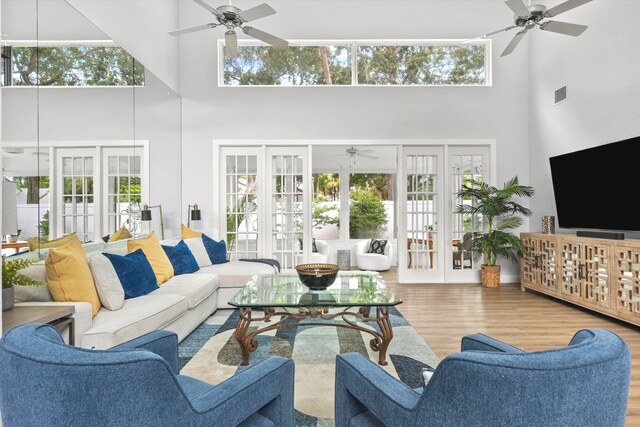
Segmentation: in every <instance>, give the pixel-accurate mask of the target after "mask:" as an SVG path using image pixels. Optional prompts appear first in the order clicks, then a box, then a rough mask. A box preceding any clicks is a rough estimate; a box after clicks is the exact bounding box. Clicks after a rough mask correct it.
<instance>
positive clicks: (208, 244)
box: [202, 234, 229, 264]
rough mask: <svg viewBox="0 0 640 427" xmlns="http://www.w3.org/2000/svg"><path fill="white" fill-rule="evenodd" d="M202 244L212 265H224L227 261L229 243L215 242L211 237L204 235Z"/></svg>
mask: <svg viewBox="0 0 640 427" xmlns="http://www.w3.org/2000/svg"><path fill="white" fill-rule="evenodd" d="M202 243H204V248H205V249H206V250H207V254H208V255H209V259H210V260H211V264H224V263H227V262H229V261H228V260H227V243H226V242H225V241H224V240H220V241H219V242H218V241H215V240H213V239H212V238H211V237H209V236H207V235H205V234H203V235H202Z"/></svg>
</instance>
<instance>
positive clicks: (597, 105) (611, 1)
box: [529, 0, 640, 232]
mask: <svg viewBox="0 0 640 427" xmlns="http://www.w3.org/2000/svg"><path fill="white" fill-rule="evenodd" d="M638 15H640V2H638V1H634V0H607V1H594V2H591V3H588V4H586V5H584V6H581V7H579V8H577V9H575V10H573V11H570V12H567V13H566V15H562V19H561V20H563V21H567V22H575V23H580V24H584V25H588V26H589V29H588V30H587V31H585V32H584V33H583V34H582V35H581V36H580V37H578V38H573V37H567V36H562V35H556V34H551V33H542V32H536V33H535V34H533V36H534V37H533V38H532V40H531V41H532V43H531V135H530V138H531V142H530V145H531V148H530V161H529V169H530V171H531V181H530V182H531V184H532V185H533V186H534V187H535V188H536V196H535V198H534V199H533V201H532V208H533V211H534V215H533V217H532V218H533V219H532V223H531V227H530V228H531V230H532V231H539V230H540V229H541V217H542V215H556V208H555V201H554V198H553V187H552V183H551V171H550V169H549V157H552V156H556V155H559V154H564V153H568V152H572V151H576V150H581V149H584V148H589V147H594V146H598V145H602V144H606V143H610V142H615V141H619V140H622V139H627V138H631V137H635V136H639V135H640V119H639V118H640V78H638V71H639V70H640V55H639V54H638V52H639V50H638V40H639V39H640V26H639V25H638V20H637V19H634V18H633V17H636V16H638ZM558 19H559V20H560V17H558ZM564 85H567V93H568V99H567V101H566V102H564V103H562V104H559V105H557V106H554V105H553V100H554V98H553V95H554V91H555V90H556V89H559V88H560V87H562V86H564ZM585 172H586V173H589V171H585ZM588 208H605V209H607V208H610V207H595V206H592V207H588ZM624 208H628V207H624ZM557 231H563V232H572V230H557Z"/></svg>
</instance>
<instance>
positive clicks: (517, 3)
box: [505, 0, 531, 18]
mask: <svg viewBox="0 0 640 427" xmlns="http://www.w3.org/2000/svg"><path fill="white" fill-rule="evenodd" d="M505 3H506V5H507V6H509V9H511V10H513V13H515V14H516V15H518V16H520V17H522V18H527V17H529V16H531V12H529V9H528V8H527V5H525V4H524V3H523V2H522V0H507V1H506V2H505Z"/></svg>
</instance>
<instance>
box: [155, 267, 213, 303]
mask: <svg viewBox="0 0 640 427" xmlns="http://www.w3.org/2000/svg"><path fill="white" fill-rule="evenodd" d="M218 283H219V280H218V276H216V275H215V274H184V275H180V276H173V277H172V278H171V279H169V280H167V281H166V282H165V283H164V284H163V285H162V286H161V287H160V289H158V290H155V291H153V292H152V294H153V295H165V294H172V295H180V296H183V297H185V298H186V299H187V302H188V304H189V309H192V308H193V307H195V306H197V305H198V304H200V303H201V302H202V301H204V300H205V299H206V298H207V297H208V296H209V295H211V294H212V293H214V292H215V291H216V289H218Z"/></svg>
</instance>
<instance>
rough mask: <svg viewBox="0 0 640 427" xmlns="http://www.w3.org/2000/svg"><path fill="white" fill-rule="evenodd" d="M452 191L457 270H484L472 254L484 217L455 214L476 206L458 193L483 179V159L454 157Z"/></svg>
mask: <svg viewBox="0 0 640 427" xmlns="http://www.w3.org/2000/svg"><path fill="white" fill-rule="evenodd" d="M450 163H451V189H452V191H453V194H452V198H451V199H452V200H453V206H452V210H451V211H452V212H454V213H453V214H452V222H451V224H452V226H451V231H452V250H453V269H455V270H471V269H478V268H480V265H479V264H480V263H477V264H478V265H476V262H475V261H474V259H473V253H471V252H470V251H469V244H470V238H471V237H472V236H473V234H474V233H481V232H482V227H483V224H482V215H479V214H477V215H471V214H458V213H455V212H456V210H457V207H458V205H461V204H464V205H469V206H474V205H475V203H476V202H477V201H476V200H474V199H472V198H469V199H461V198H459V197H458V192H459V191H460V190H462V186H463V185H464V184H465V183H466V182H468V181H471V180H482V179H483V156H481V155H471V154H456V155H452V156H451V160H450Z"/></svg>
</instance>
